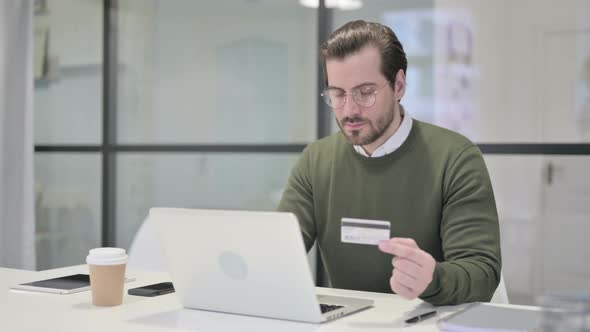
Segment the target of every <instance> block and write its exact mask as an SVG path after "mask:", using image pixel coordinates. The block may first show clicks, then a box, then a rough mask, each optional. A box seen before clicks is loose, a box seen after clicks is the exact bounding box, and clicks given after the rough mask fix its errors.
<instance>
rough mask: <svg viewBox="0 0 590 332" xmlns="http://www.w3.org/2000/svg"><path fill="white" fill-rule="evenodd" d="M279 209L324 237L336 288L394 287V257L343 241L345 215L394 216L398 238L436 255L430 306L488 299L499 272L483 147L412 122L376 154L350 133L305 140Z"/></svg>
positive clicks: (427, 295) (311, 235) (427, 294)
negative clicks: (395, 143)
mask: <svg viewBox="0 0 590 332" xmlns="http://www.w3.org/2000/svg"><path fill="white" fill-rule="evenodd" d="M278 210H279V211H287V212H293V213H294V214H295V215H296V216H297V218H298V219H299V223H300V225H301V230H302V233H303V238H304V240H305V246H306V248H307V250H309V249H310V248H311V246H312V245H313V243H314V241H316V240H317V241H318V244H319V251H320V255H321V257H322V260H323V262H324V265H325V269H326V272H327V277H328V278H329V280H330V281H331V283H332V286H333V287H335V288H344V289H354V290H363V291H372V292H384V293H391V292H392V290H391V288H390V284H389V279H390V277H391V273H392V269H393V267H392V265H391V258H392V257H391V255H388V254H385V253H382V252H380V251H379V249H378V248H377V247H376V246H371V245H359V244H349V243H342V242H341V241H340V221H341V219H342V218H346V217H348V218H361V219H375V220H387V221H390V222H391V237H408V238H413V239H414V240H415V241H416V243H417V244H418V246H420V248H421V249H422V250H425V251H426V252H428V253H430V254H431V255H432V256H433V257H434V259H435V260H436V261H437V263H436V267H435V271H434V276H433V281H432V282H431V283H430V285H429V286H428V287H427V288H426V290H425V291H424V292H423V293H422V294H421V295H420V297H421V298H422V299H423V300H425V301H427V302H430V303H432V304H436V305H449V304H460V303H464V302H473V301H489V300H490V299H491V298H492V295H493V293H494V291H495V289H496V287H497V285H498V283H499V280H500V270H501V264H502V263H501V255H500V234H499V227H498V215H497V212H496V205H495V201H494V194H493V191H492V185H491V183H490V178H489V175H488V172H487V169H486V166H485V163H484V160H483V158H482V155H481V152H480V150H479V149H478V147H477V146H476V145H474V144H473V143H472V142H471V141H469V140H468V139H467V138H465V137H463V136H461V135H459V134H457V133H454V132H452V131H449V130H446V129H443V128H439V127H436V126H433V125H430V124H427V123H424V122H420V121H417V120H413V125H412V130H411V132H410V134H409V136H408V138H407V139H406V141H405V142H404V143H403V144H402V145H401V146H400V147H399V148H398V149H397V150H396V151H394V152H393V153H390V154H388V155H385V156H383V157H378V158H369V157H364V156H362V155H360V154H358V153H357V152H356V151H355V150H354V147H353V146H352V145H351V144H350V143H349V142H348V141H347V140H346V138H345V137H344V135H343V134H342V133H336V134H333V135H331V136H329V137H326V138H324V139H321V140H319V141H317V142H314V143H312V144H310V145H309V146H307V147H306V149H305V150H304V151H303V154H302V156H301V157H300V158H299V160H298V162H297V164H296V165H295V167H294V168H293V170H292V173H291V176H290V178H289V181H288V184H287V188H286V189H285V192H284V193H283V197H282V199H281V202H280V204H279V208H278Z"/></svg>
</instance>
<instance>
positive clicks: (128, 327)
mask: <svg viewBox="0 0 590 332" xmlns="http://www.w3.org/2000/svg"><path fill="white" fill-rule="evenodd" d="M72 273H88V270H87V267H86V265H80V266H72V267H67V268H62V269H55V270H47V271H40V272H36V271H23V270H13V269H5V268H0V287H1V288H2V290H1V291H0V317H1V318H0V327H2V328H1V330H6V331H17V330H18V331H40V330H47V331H80V330H84V331H136V330H137V331H166V330H175V331H189V330H190V331H287V332H289V331H306V332H308V331H309V332H311V331H339V332H346V331H368V330H371V331H392V330H396V329H402V328H403V329H404V331H438V329H437V328H436V321H437V319H438V318H440V317H444V316H446V315H448V314H449V313H451V312H454V311H456V310H458V309H459V308H461V307H462V306H453V307H439V308H437V310H438V312H439V317H437V318H431V319H428V320H426V321H424V322H421V323H418V324H415V325H410V326H408V325H406V324H405V323H404V319H405V318H406V315H409V314H410V315H411V314H412V312H415V311H416V310H420V311H422V310H424V309H426V308H430V307H431V306H430V305H429V304H427V303H424V302H422V301H421V300H414V301H406V300H404V299H402V298H400V297H399V296H397V295H392V294H381V293H369V292H358V291H348V290H340V289H328V288H318V294H327V295H340V296H358V297H365V298H372V299H374V300H375V307H373V308H371V309H368V310H365V311H363V312H360V313H356V314H353V315H350V316H346V317H343V318H340V319H337V320H335V321H332V322H328V323H324V324H307V323H298V322H290V321H281V320H275V319H266V318H258V317H249V316H241V315H231V314H223V313H215V312H208V311H200V310H190V309H184V308H182V305H181V304H180V302H179V300H178V298H177V296H176V294H175V293H172V294H167V295H163V296H158V297H153V298H150V297H138V296H130V295H127V289H128V288H134V287H139V286H143V285H148V284H153V283H157V282H162V281H169V280H170V278H169V277H168V275H167V274H166V273H161V272H151V271H142V270H134V269H129V270H128V271H127V276H129V277H134V278H136V280H135V281H133V282H130V283H127V284H126V286H125V297H124V300H123V301H124V303H123V305H121V306H117V307H95V306H93V305H92V299H91V293H90V291H85V292H81V293H75V294H70V295H58V294H46V293H35V292H21V291H14V290H9V287H10V286H11V285H14V284H18V283H23V282H29V281H33V280H40V279H46V278H51V277H56V276H63V275H67V274H72Z"/></svg>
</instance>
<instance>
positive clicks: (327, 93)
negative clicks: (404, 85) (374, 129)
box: [321, 81, 389, 108]
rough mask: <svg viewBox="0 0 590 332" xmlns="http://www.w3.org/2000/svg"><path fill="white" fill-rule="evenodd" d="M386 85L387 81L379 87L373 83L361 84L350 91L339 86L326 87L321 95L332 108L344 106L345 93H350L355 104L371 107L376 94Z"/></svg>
mask: <svg viewBox="0 0 590 332" xmlns="http://www.w3.org/2000/svg"><path fill="white" fill-rule="evenodd" d="M387 85H389V81H387V82H386V83H385V84H384V85H383V86H382V87H380V88H379V87H377V85H374V84H371V85H363V86H360V87H357V88H354V89H352V91H351V92H344V90H342V89H339V88H327V89H325V90H324V91H323V92H322V93H321V96H322V97H323V98H324V101H325V102H326V104H328V106H330V107H332V108H340V107H342V106H344V104H345V103H346V96H347V95H352V99H353V100H354V102H355V103H356V104H357V105H359V106H361V107H371V106H373V105H375V100H377V94H378V93H379V92H380V91H381V90H382V89H383V88H384V87H386V86H387Z"/></svg>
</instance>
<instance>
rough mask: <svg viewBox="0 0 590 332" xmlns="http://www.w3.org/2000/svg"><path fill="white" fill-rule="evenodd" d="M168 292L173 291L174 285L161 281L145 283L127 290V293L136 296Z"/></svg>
mask: <svg viewBox="0 0 590 332" xmlns="http://www.w3.org/2000/svg"><path fill="white" fill-rule="evenodd" d="M168 293H174V286H173V285H172V283H171V282H161V283H159V284H153V285H147V286H142V287H137V288H131V289H130V290H128V291H127V294H129V295H136V296H150V297H151V296H158V295H164V294H168Z"/></svg>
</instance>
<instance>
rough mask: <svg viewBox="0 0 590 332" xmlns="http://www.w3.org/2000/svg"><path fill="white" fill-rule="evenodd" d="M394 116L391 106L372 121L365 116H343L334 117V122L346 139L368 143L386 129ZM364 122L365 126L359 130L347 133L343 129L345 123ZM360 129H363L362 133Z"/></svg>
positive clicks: (359, 143) (355, 143) (358, 143)
mask: <svg viewBox="0 0 590 332" xmlns="http://www.w3.org/2000/svg"><path fill="white" fill-rule="evenodd" d="M394 118H395V108H394V107H392V108H391V110H390V111H389V112H385V113H384V114H383V115H382V116H380V117H379V118H377V119H376V120H375V121H374V122H373V121H370V120H369V119H367V118H363V117H360V116H355V117H344V118H342V119H340V120H338V119H336V123H337V124H338V127H339V128H340V131H341V132H342V133H343V134H344V136H345V137H346V139H347V140H348V141H349V142H350V143H351V144H354V145H360V146H363V145H369V144H371V143H374V142H375V141H377V140H378V139H379V138H380V137H381V136H383V134H384V133H385V132H386V131H387V128H389V126H390V125H391V124H392V123H393V120H394ZM357 122H365V126H364V127H363V128H361V130H351V131H350V132H349V133H347V132H346V130H344V125H346V124H347V123H357ZM362 131H365V133H364V134H362Z"/></svg>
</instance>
